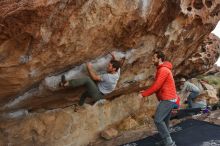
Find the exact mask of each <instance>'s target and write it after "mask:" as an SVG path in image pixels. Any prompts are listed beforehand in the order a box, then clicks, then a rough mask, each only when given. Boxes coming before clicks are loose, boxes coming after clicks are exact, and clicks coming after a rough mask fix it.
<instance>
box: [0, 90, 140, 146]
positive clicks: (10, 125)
mask: <svg viewBox="0 0 220 146" xmlns="http://www.w3.org/2000/svg"><path fill="white" fill-rule="evenodd" d="M135 96H136V97H137V96H138V95H137V94H131V95H129V96H126V97H125V96H124V97H121V98H118V99H116V100H114V101H112V102H109V103H106V104H105V105H94V106H90V105H88V104H87V105H86V106H84V109H81V110H80V111H78V112H74V108H72V107H68V108H64V109H57V110H52V111H47V112H44V113H37V114H36V113H33V114H29V115H28V116H26V117H25V118H20V119H17V120H13V121H10V120H9V121H3V122H1V123H0V129H1V130H0V139H1V141H0V145H2V146H4V145H22V146H32V145H37V146H82V145H84V146H85V145H88V144H89V142H92V141H94V140H95V139H96V138H97V137H99V133H100V132H101V131H102V130H104V129H105V128H106V127H108V126H109V125H111V124H115V123H116V122H119V121H121V120H123V119H124V118H125V117H127V116H129V115H130V114H132V113H134V112H136V111H138V110H139V108H140V107H141V102H142V100H141V98H134V97H135ZM131 105H132V106H131Z"/></svg>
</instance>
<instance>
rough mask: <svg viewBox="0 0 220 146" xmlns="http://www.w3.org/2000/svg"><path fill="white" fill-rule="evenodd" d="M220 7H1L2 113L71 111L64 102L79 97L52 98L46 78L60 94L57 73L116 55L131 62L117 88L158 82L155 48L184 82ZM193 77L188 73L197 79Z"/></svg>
mask: <svg viewBox="0 0 220 146" xmlns="http://www.w3.org/2000/svg"><path fill="white" fill-rule="evenodd" d="M219 3H220V2H219V1H218V0H215V1H208V0H203V1H202V0H194V1H191V0H181V1H180V0H177V1H174V0H171V1H170V0H154V1H152V0H132V1H131V0H129V1H128V0H121V1H116V0H105V1H103V0H82V1H79V0H77V1H74V0H55V1H49V0H34V1H33V0H20V1H16V0H3V1H1V2H0V32H1V33H0V52H1V55H0V60H1V62H0V79H1V83H0V87H1V89H0V97H1V98H0V103H1V104H2V105H5V104H7V106H2V110H6V109H7V110H12V109H17V108H29V109H32V108H39V107H50V108H56V107H58V106H59V105H62V104H64V103H67V102H68V101H67V100H65V99H63V97H73V98H74V97H75V96H76V95H74V93H73V92H71V91H68V92H67V91H64V92H63V91H59V90H58V91H57V92H55V91H54V88H52V89H53V91H51V88H50V87H51V85H48V84H46V85H45V82H46V83H47V80H46V78H48V77H50V76H54V75H57V76H55V77H57V78H52V79H54V80H55V81H56V82H54V84H55V85H56V88H57V82H58V81H59V78H58V77H59V76H60V75H59V73H61V72H65V71H67V70H68V69H70V68H72V67H74V66H77V65H80V64H82V63H84V62H85V61H90V60H92V59H95V58H96V57H103V56H104V55H106V54H107V52H108V51H113V50H115V51H122V52H125V53H126V54H127V56H126V57H127V62H126V64H125V67H124V70H123V73H122V77H121V80H120V83H119V86H118V87H119V88H120V87H121V86H123V83H124V82H125V81H127V80H134V79H138V80H144V79H146V78H148V77H149V76H150V75H152V73H153V71H152V70H153V68H152V67H151V63H150V60H151V56H152V51H153V50H155V49H156V48H164V49H162V50H163V51H165V53H166V54H167V55H168V56H169V57H168V59H169V60H171V61H172V62H173V63H174V67H175V68H177V69H175V70H174V71H175V74H176V75H178V74H179V73H180V72H181V73H182V72H183V70H184V71H185V69H184V68H185V67H188V64H187V63H186V64H184V66H183V63H184V62H187V61H186V60H187V59H188V60H190V58H192V57H193V55H195V54H198V53H199V52H200V51H199V49H198V48H199V45H200V43H201V42H202V41H203V39H204V37H205V36H207V35H208V34H209V33H210V32H211V30H213V28H214V27H215V25H216V23H217V21H218V20H219V18H220V15H219V11H220V4H219ZM131 48H132V50H131ZM165 48H166V49H165ZM214 49H216V48H214ZM206 51H209V50H208V49H207V50H206ZM128 54H132V55H131V56H129V55H128ZM183 54H185V55H183ZM213 60H216V56H215V58H213ZM213 60H211V61H209V60H207V61H206V62H205V63H206V66H209V65H212V63H213ZM207 68H209V67H207ZM76 69H77V68H76ZM194 69H195V67H194V68H190V69H188V70H187V71H186V73H187V74H192V73H193V72H194V71H195V70H194ZM77 73H78V72H76V73H75V76H78V74H77ZM71 77H73V76H70V78H71ZM48 86H49V87H48ZM14 99H15V101H13V100H14ZM21 101H22V102H21Z"/></svg>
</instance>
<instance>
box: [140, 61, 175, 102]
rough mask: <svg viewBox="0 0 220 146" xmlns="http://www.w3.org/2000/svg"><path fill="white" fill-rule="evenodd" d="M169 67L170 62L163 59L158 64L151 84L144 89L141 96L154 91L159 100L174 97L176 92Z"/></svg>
mask: <svg viewBox="0 0 220 146" xmlns="http://www.w3.org/2000/svg"><path fill="white" fill-rule="evenodd" d="M171 69H172V64H171V63H170V62H167V61H165V62H164V63H163V64H161V65H159V66H158V67H157V73H156V77H155V81H154V83H153V85H151V87H149V88H148V89H146V90H145V91H144V92H143V93H142V96H144V97H145V96H149V95H151V94H153V93H155V92H156V95H157V99H158V100H159V101H160V100H172V99H175V98H176V97H177V94H176V87H175V82H174V79H173V75H172V72H171Z"/></svg>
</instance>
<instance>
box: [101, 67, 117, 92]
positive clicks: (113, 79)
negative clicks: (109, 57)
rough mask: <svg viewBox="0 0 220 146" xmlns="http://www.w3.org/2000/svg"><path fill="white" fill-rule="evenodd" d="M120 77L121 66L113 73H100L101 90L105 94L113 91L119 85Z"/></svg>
mask: <svg viewBox="0 0 220 146" xmlns="http://www.w3.org/2000/svg"><path fill="white" fill-rule="evenodd" d="M119 77H120V68H119V69H118V71H117V72H116V73H114V74H111V73H105V74H101V75H100V78H101V81H100V82H98V88H99V91H101V92H102V93H103V94H108V93H110V92H112V91H113V90H114V89H115V87H116V85H117V82H118V79H119Z"/></svg>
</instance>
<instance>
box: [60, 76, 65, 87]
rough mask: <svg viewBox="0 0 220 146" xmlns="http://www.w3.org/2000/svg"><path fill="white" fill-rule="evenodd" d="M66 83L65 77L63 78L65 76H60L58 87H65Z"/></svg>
mask: <svg viewBox="0 0 220 146" xmlns="http://www.w3.org/2000/svg"><path fill="white" fill-rule="evenodd" d="M66 83H67V81H66V77H65V75H62V76H61V82H60V84H59V86H60V87H65V84H66Z"/></svg>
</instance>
